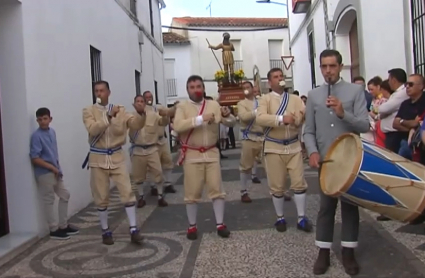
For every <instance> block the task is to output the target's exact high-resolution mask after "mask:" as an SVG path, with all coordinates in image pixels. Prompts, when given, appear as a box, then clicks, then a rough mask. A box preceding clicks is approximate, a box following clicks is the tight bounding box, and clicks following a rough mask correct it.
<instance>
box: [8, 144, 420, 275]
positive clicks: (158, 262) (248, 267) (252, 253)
mask: <svg viewBox="0 0 425 278" xmlns="http://www.w3.org/2000/svg"><path fill="white" fill-rule="evenodd" d="M239 153H240V149H235V150H229V151H225V152H224V154H225V155H226V156H228V158H227V159H225V160H223V161H222V173H223V174H222V175H223V181H224V187H225V189H226V192H227V193H228V199H227V200H228V202H227V205H226V216H225V221H226V224H227V225H228V227H229V229H230V230H231V231H232V235H231V237H230V238H229V239H221V238H218V236H217V235H216V233H215V222H214V215H213V210H212V206H211V204H210V202H209V201H208V200H204V202H203V203H201V204H200V205H199V210H198V211H199V212H198V228H199V230H200V237H199V239H198V240H196V241H193V242H191V241H189V240H187V239H186V237H185V232H186V229H187V220H186V209H185V205H184V204H183V188H182V181H183V176H182V169H181V168H176V169H175V170H174V178H175V181H176V182H175V184H176V189H177V190H178V193H177V194H173V195H167V197H166V199H167V201H168V202H169V204H170V205H169V206H168V207H166V208H157V207H156V199H155V197H150V196H149V195H148V194H147V196H149V197H148V205H147V206H146V207H144V208H142V209H139V210H138V220H139V221H140V223H139V224H140V225H141V227H142V228H141V229H142V232H143V233H144V235H145V238H146V240H145V243H144V245H143V247H139V246H135V245H131V244H129V236H128V235H127V233H128V224H127V219H126V216H125V213H124V210H123V208H122V206H121V205H120V203H119V197H118V194H117V192H116V191H115V190H113V191H112V193H111V200H112V205H111V206H110V211H111V213H110V223H111V228H113V230H114V236H115V238H116V243H115V245H113V246H110V247H108V246H105V245H102V244H101V238H100V233H99V232H100V231H99V230H100V228H99V225H98V221H99V220H98V217H97V212H96V208H95V207H94V206H93V205H90V206H88V207H87V208H85V209H84V210H82V211H81V212H79V213H78V214H77V215H75V216H74V217H72V219H71V221H70V222H71V223H72V224H75V225H77V226H79V227H80V228H81V233H80V235H78V236H74V237H72V239H70V240H68V241H56V240H50V239H48V238H45V239H43V240H41V241H40V242H39V243H37V244H36V245H35V246H33V247H31V248H30V249H28V250H27V251H26V252H25V253H24V254H22V255H20V256H19V257H18V258H16V259H15V260H13V261H12V262H10V263H8V264H7V265H5V266H3V267H2V268H1V270H0V277H2V278H6V277H7V278H42V277H55V278H68V277H69V278H70V277H75V278H77V277H78V278H101V277H102V278H108V277H145V278H191V277H194V278H201V277H203V278H221V277H223V278H238V277H241V278H242V277H247V278H248V277H249V278H263V277H268V278H279V277H288V278H289V277H293V278H301V277H314V275H313V274H312V266H313V263H314V260H315V258H316V254H317V253H316V251H317V250H316V247H315V246H314V233H312V234H306V233H303V232H300V231H298V230H296V228H295V221H296V213H295V206H294V204H293V202H292V201H291V202H286V218H287V221H288V223H289V225H290V228H289V229H288V231H287V232H286V233H278V232H276V231H275V230H274V228H273V223H274V221H275V213H274V209H273V206H272V202H271V200H270V198H269V194H268V188H267V185H266V179H265V173H264V169H262V168H260V169H259V177H260V178H261V180H262V184H260V185H255V184H254V185H251V187H250V195H251V198H253V199H254V201H253V203H251V204H243V203H241V202H240V195H239V171H238V159H239V155H240V154H239ZM306 179H307V181H308V184H309V186H310V190H309V195H308V207H307V212H308V216H309V217H310V219H311V220H312V221H313V222H314V221H315V219H316V215H317V211H318V209H319V195H318V190H319V188H318V187H319V185H318V179H317V173H316V172H315V171H312V170H310V169H309V168H308V166H306ZM336 222H337V224H336V229H335V238H336V240H335V242H337V244H335V246H334V247H333V252H332V262H331V264H332V267H331V268H330V271H329V272H328V274H326V275H324V276H321V277H335V278H344V277H349V276H348V275H346V274H345V273H344V271H343V268H342V265H341V262H340V252H339V249H340V245H339V243H338V242H339V234H340V223H341V218H340V216H339V215H338V216H337V220H336ZM424 234H425V231H424V226H423V225H419V226H408V225H403V224H400V223H396V222H392V221H391V222H385V223H383V224H382V225H381V223H377V222H376V221H375V215H374V214H370V213H369V212H365V211H362V222H361V231H360V246H359V248H358V252H357V256H358V260H359V263H360V265H361V267H362V269H361V272H360V275H359V276H357V277H368V278H375V277H397V278H403V277H406V278H407V277H409V278H414V277H417V278H419V277H425V276H423V275H424V274H425V267H424V264H423V262H425V244H424V243H425V236H424Z"/></svg>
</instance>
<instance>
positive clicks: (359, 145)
mask: <svg viewBox="0 0 425 278" xmlns="http://www.w3.org/2000/svg"><path fill="white" fill-rule="evenodd" d="M347 137H354V140H355V141H356V147H357V149H358V150H359V151H358V152H357V154H356V155H355V157H354V165H353V169H351V173H350V175H349V177H348V179H347V180H346V181H345V182H344V185H343V186H342V187H341V188H340V189H339V191H337V192H335V193H333V194H329V193H328V192H327V191H326V188H325V186H324V184H325V177H326V174H327V173H326V170H327V164H326V163H325V164H323V165H322V166H321V167H320V175H319V176H320V178H319V183H320V189H321V190H322V192H323V193H325V194H326V195H328V196H331V197H339V196H341V195H342V193H343V192H347V191H348V190H349V189H350V187H351V185H352V184H353V183H354V181H355V179H356V178H357V174H358V171H359V169H360V165H361V163H362V159H363V153H362V151H363V148H362V141H361V139H360V137H359V136H358V135H357V134H355V133H350V132H349V133H344V134H341V135H340V136H338V137H337V138H336V139H335V140H334V141H333V143H332V144H331V146H330V147H329V150H328V152H327V153H326V155H325V158H324V161H326V160H330V159H331V155H332V154H333V152H334V151H335V148H336V146H337V145H338V143H339V142H341V141H342V140H343V139H345V138H347Z"/></svg>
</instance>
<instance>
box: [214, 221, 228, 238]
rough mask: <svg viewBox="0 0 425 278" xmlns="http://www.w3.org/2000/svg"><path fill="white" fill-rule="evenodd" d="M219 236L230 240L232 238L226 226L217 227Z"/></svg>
mask: <svg viewBox="0 0 425 278" xmlns="http://www.w3.org/2000/svg"><path fill="white" fill-rule="evenodd" d="M217 234H218V235H219V236H220V237H222V238H228V237H229V236H230V231H229V230H228V229H227V227H226V225H224V224H221V225H218V227H217Z"/></svg>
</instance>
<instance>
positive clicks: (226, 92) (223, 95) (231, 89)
mask: <svg viewBox="0 0 425 278" xmlns="http://www.w3.org/2000/svg"><path fill="white" fill-rule="evenodd" d="M218 94H219V97H218V102H219V103H220V105H221V106H231V105H236V104H237V103H238V102H239V101H241V100H244V99H245V94H244V93H243V89H242V85H241V84H238V83H235V84H232V83H230V84H223V85H221V86H219V88H218Z"/></svg>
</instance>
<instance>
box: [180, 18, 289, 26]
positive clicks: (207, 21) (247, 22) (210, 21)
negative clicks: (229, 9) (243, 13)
mask: <svg viewBox="0 0 425 278" xmlns="http://www.w3.org/2000/svg"><path fill="white" fill-rule="evenodd" d="M173 22H176V23H179V24H183V25H186V26H196V27H217V26H221V27H287V26H288V19H287V18H253V17H190V16H187V17H174V18H173Z"/></svg>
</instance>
